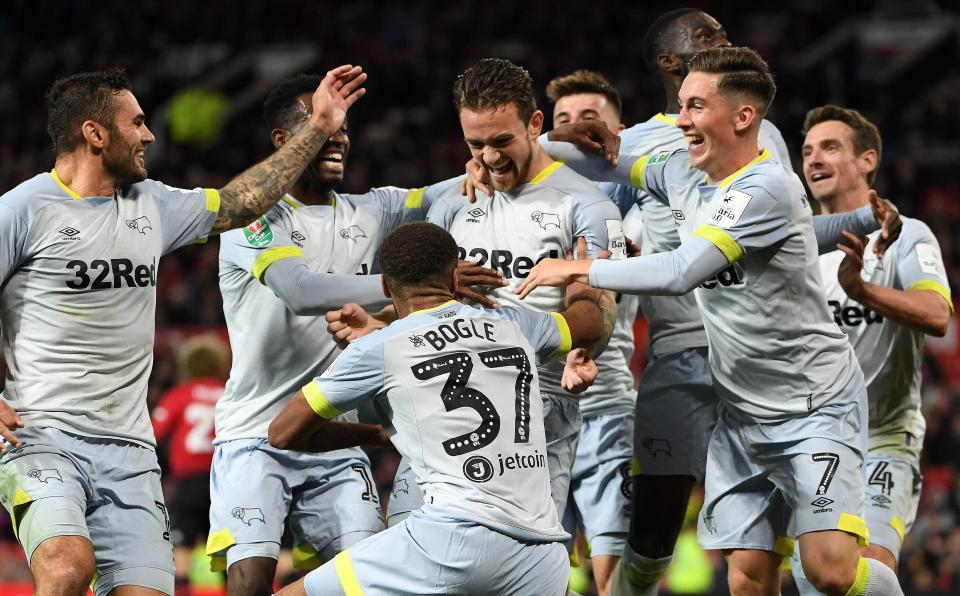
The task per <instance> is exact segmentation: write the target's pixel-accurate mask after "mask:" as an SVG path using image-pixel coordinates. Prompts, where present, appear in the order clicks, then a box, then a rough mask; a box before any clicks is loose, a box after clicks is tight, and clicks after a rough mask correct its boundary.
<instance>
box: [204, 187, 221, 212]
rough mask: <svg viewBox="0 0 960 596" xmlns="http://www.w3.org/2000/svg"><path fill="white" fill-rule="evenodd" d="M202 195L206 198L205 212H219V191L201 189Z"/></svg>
mask: <svg viewBox="0 0 960 596" xmlns="http://www.w3.org/2000/svg"><path fill="white" fill-rule="evenodd" d="M203 194H204V196H205V197H206V198H207V211H212V212H214V213H216V212H217V211H220V191H218V190H216V189H213V188H205V189H203Z"/></svg>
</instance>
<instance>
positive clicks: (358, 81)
mask: <svg viewBox="0 0 960 596" xmlns="http://www.w3.org/2000/svg"><path fill="white" fill-rule="evenodd" d="M366 78H367V75H366V74H365V73H363V71H362V69H361V68H360V67H359V66H350V65H344V66H339V67H337V68H335V69H333V70H331V71H329V72H328V73H327V75H326V76H325V77H324V78H323V81H322V82H321V83H320V86H319V87H317V91H316V92H315V93H314V94H313V114H311V116H310V119H309V121H308V122H307V123H306V124H305V125H304V126H303V128H302V129H301V130H300V132H298V133H297V134H296V135H294V136H293V137H292V138H291V139H290V140H289V141H287V142H286V143H285V144H284V145H283V147H281V148H279V149H277V151H276V152H274V154H273V155H271V156H270V157H268V158H267V159H265V160H263V161H261V162H260V163H258V164H257V165H255V166H253V167H251V168H250V169H248V170H247V171H245V172H244V173H242V174H240V175H239V176H237V177H236V178H234V179H233V180H231V181H230V182H229V183H228V184H227V185H226V186H224V187H223V188H221V189H220V212H219V213H218V214H217V220H216V222H215V223H214V225H213V229H212V230H211V231H210V233H211V234H219V233H221V232H225V231H227V230H230V229H233V228H238V227H240V226H245V225H247V224H248V223H250V222H251V221H253V220H255V219H257V218H258V217H260V216H261V215H263V214H264V213H266V212H267V211H268V210H269V209H270V208H271V207H273V205H274V204H276V202H277V201H278V200H280V197H281V196H283V193H285V192H286V191H287V189H288V188H290V186H291V185H292V184H293V183H294V182H295V181H296V180H297V178H299V177H300V174H301V173H302V172H303V170H304V168H306V167H307V165H308V164H309V163H310V161H311V160H312V159H313V158H314V157H315V156H316V154H317V152H318V151H319V150H320V147H322V146H323V144H324V143H325V142H326V141H327V138H328V137H329V136H330V135H332V134H333V133H334V132H336V131H337V130H339V129H340V127H341V126H342V125H343V121H344V119H345V118H346V116H347V110H348V109H350V106H352V105H353V104H354V103H355V102H356V101H357V100H358V99H360V97H362V96H363V94H364V92H365V89H364V88H363V87H362V86H361V85H362V84H363V82H364V81H365V80H366Z"/></svg>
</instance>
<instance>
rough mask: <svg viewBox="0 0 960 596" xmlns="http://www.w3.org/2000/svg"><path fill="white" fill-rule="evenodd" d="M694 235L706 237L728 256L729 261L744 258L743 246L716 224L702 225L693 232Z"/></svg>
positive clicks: (732, 261) (733, 261)
mask: <svg viewBox="0 0 960 596" xmlns="http://www.w3.org/2000/svg"><path fill="white" fill-rule="evenodd" d="M693 235H694V236H700V237H701V238H706V239H707V240H709V241H710V242H713V244H714V245H715V246H716V247H717V248H719V249H720V252H722V253H723V256H725V257H727V262H728V263H735V262H736V261H739V260H740V259H742V258H743V248H742V247H741V246H740V244H739V243H737V241H736V240H734V239H733V236H731V235H730V234H728V233H726V232H724V231H723V230H721V229H720V228H718V227H716V226H708V225H706V224H704V225H702V226H700V227H699V228H697V229H696V231H694V233H693Z"/></svg>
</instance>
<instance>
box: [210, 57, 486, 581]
mask: <svg viewBox="0 0 960 596" xmlns="http://www.w3.org/2000/svg"><path fill="white" fill-rule="evenodd" d="M319 78H320V77H318V76H313V75H299V76H296V77H293V78H290V79H287V80H285V81H283V82H281V83H280V84H278V85H277V86H276V87H275V88H274V89H272V90H271V91H270V93H269V95H268V96H267V98H266V100H265V102H264V110H263V112H264V119H265V120H266V122H267V125H268V126H269V127H270V136H271V140H272V141H273V144H274V146H275V147H283V146H285V145H286V144H287V143H289V142H290V140H291V139H293V138H295V135H296V134H298V133H299V131H300V130H301V129H302V128H303V127H304V126H307V125H308V122H309V119H310V117H311V110H312V107H311V104H310V93H311V89H314V88H315V87H316V84H317V81H318V80H319ZM349 154H350V136H349V134H348V131H347V123H346V121H344V122H343V124H342V125H341V126H340V128H339V130H337V131H336V133H335V134H333V135H331V137H330V138H329V139H328V140H327V142H326V143H325V144H324V145H323V147H321V149H320V151H319V152H318V153H317V156H316V157H315V158H314V159H313V161H311V162H310V164H309V165H308V166H307V168H306V169H305V170H304V172H303V174H302V175H301V176H300V177H299V178H298V179H297V180H295V181H294V183H293V185H292V186H291V188H290V192H289V193H287V194H286V195H284V197H283V200H282V201H281V202H280V203H278V204H277V205H276V206H274V207H273V208H272V209H271V210H270V211H269V212H267V213H266V214H265V215H264V216H262V217H261V218H260V219H258V220H256V221H255V222H253V223H251V224H250V225H248V226H247V227H246V228H243V229H241V230H235V231H233V232H229V233H227V234H224V235H223V237H222V238H221V242H220V289H221V293H222V294H223V309H224V315H225V318H226V321H227V328H228V330H229V332H230V342H231V347H232V350H233V354H234V359H233V367H232V369H231V373H230V379H229V381H228V382H227V387H226V391H225V392H224V396H223V398H222V399H221V400H220V401H219V402H218V404H217V410H216V427H217V435H216V440H215V443H216V453H215V456H214V462H213V469H212V481H211V505H210V529H211V531H210V536H209V540H208V543H207V553H208V554H209V555H210V556H211V557H212V559H211V561H212V564H213V567H214V568H215V569H224V568H225V569H227V589H228V590H229V591H230V593H231V594H262V593H269V592H270V589H271V587H272V584H273V578H274V573H275V569H276V565H277V560H278V557H279V553H280V540H281V536H282V535H283V533H284V527H285V525H286V526H289V528H290V529H291V530H292V536H293V538H294V542H295V544H294V549H293V554H294V561H293V562H294V565H295V566H297V567H302V568H307V569H312V568H314V567H316V566H318V565H320V564H322V563H323V562H325V561H327V560H328V559H330V558H331V557H332V556H333V555H335V554H336V553H338V552H340V551H341V550H342V549H343V548H346V547H347V546H349V545H351V544H354V543H355V542H358V541H360V540H362V539H364V538H366V537H368V536H370V535H372V534H374V533H376V532H378V531H380V530H382V529H383V527H384V526H383V515H382V512H381V510H380V504H379V502H378V498H377V495H376V493H375V492H374V491H373V490H372V489H371V487H372V473H371V471H370V462H369V460H368V458H367V456H366V454H364V453H363V451H362V450H361V449H359V448H358V447H357V445H358V444H362V440H363V439H364V437H362V436H361V437H358V441H357V442H352V443H351V444H350V446H347V445H345V446H344V447H347V448H344V449H339V450H335V451H331V452H330V453H323V454H299V453H291V452H288V451H280V450H277V449H273V448H272V447H270V445H268V444H267V443H266V437H267V427H268V425H269V424H270V420H271V419H272V418H273V417H274V416H275V415H276V413H277V412H279V411H280V409H281V408H282V407H283V405H284V404H285V403H286V402H287V401H288V400H289V399H290V396H292V395H293V394H294V393H296V392H297V390H298V389H299V388H300V387H302V386H303V385H304V384H306V382H307V381H308V380H309V379H311V378H313V377H315V376H318V375H320V374H321V373H322V372H323V371H324V370H326V369H327V368H328V367H329V366H330V365H331V364H332V363H333V361H334V360H335V359H336V357H337V356H338V353H339V352H338V350H337V347H336V344H335V342H334V341H333V338H331V337H330V336H329V335H328V334H327V333H326V329H325V327H326V321H325V320H324V317H323V316H320V315H322V314H324V313H325V312H326V311H328V310H332V309H339V308H340V306H341V305H343V304H344V303H347V302H351V303H359V304H361V305H363V306H367V307H370V306H382V305H383V304H384V302H385V298H384V296H383V290H382V284H381V280H380V278H379V276H378V275H373V274H374V273H375V270H376V268H377V263H376V258H375V255H376V253H377V251H378V249H379V245H380V240H381V239H382V238H383V236H384V234H386V233H387V232H388V231H390V230H392V229H393V228H395V227H397V226H399V225H400V224H402V223H404V222H407V221H412V220H422V219H423V218H424V216H425V215H426V213H427V210H428V209H429V207H430V204H431V198H432V196H433V194H434V193H436V192H438V189H442V188H444V187H445V185H446V186H449V185H452V184H455V183H456V181H451V182H446V183H440V184H439V185H437V186H436V187H427V188H414V189H406V188H396V187H390V186H388V187H380V188H373V189H371V190H370V191H369V192H367V193H363V194H341V193H338V192H337V191H336V186H337V185H338V184H340V183H341V182H342V180H343V176H344V172H345V168H346V164H347V160H348V157H349ZM465 272H466V274H465ZM471 274H477V275H480V276H483V275H486V276H487V277H481V278H479V281H480V282H481V283H492V284H498V283H499V277H498V276H497V274H496V272H494V271H490V270H482V269H480V268H476V267H472V268H470V269H463V268H459V269H458V270H457V275H458V282H460V283H464V282H465V280H466V281H467V282H468V283H473V282H476V281H478V278H477V277H476V276H474V277H471V276H470V275H471ZM471 292H472V291H471V290H470V289H469V288H464V289H463V290H461V294H469V293H471ZM264 349H266V350H267V351H268V352H269V353H270V355H271V362H273V363H274V365H273V366H269V367H267V368H266V369H264V367H263V352H264ZM367 438H368V439H369V438H371V436H370V435H367ZM372 439H373V440H375V441H382V433H375V434H373V435H372ZM377 445H380V446H382V442H379V443H377ZM238 510H240V511H245V510H251V511H255V512H256V514H257V515H259V517H260V518H261V519H259V521H257V523H250V522H249V520H248V519H247V516H245V515H237V513H236V512H237V511H238Z"/></svg>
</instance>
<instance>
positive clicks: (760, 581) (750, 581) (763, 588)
mask: <svg viewBox="0 0 960 596" xmlns="http://www.w3.org/2000/svg"><path fill="white" fill-rule="evenodd" d="M767 583H768V578H766V577H763V576H762V574H751V573H749V572H748V571H747V570H744V569H739V568H736V567H731V568H730V570H729V573H728V574H727V587H729V588H730V593H731V594H734V595H735V596H753V595H754V594H756V595H758V596H759V595H765V594H768V593H769V586H768V585H767Z"/></svg>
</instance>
